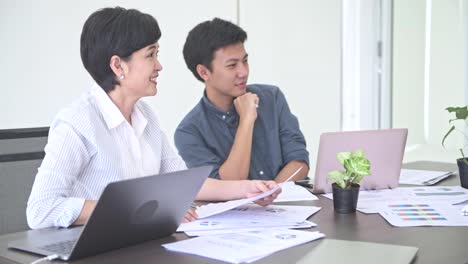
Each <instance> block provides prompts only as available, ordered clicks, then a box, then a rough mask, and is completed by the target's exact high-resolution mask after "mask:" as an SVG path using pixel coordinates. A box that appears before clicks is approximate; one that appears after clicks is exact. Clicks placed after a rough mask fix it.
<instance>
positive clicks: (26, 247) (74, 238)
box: [8, 166, 212, 260]
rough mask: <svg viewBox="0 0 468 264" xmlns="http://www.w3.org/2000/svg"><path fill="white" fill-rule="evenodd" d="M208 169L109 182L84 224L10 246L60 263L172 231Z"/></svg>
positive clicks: (42, 232) (47, 231)
mask: <svg viewBox="0 0 468 264" xmlns="http://www.w3.org/2000/svg"><path fill="white" fill-rule="evenodd" d="M211 169H212V167H211V166H204V167H199V168H193V169H189V170H184V171H177V172H172V173H167V174H160V175H153V176H147V177H141V178H135V179H129V180H124V181H118V182H113V183H110V184H109V185H107V187H106V188H105V189H104V191H103V193H102V195H101V197H100V198H99V201H98V203H97V205H96V208H95V209H94V211H93V213H92V215H91V216H90V218H89V220H88V222H87V223H86V225H85V226H81V227H75V228H48V229H42V230H32V231H28V233H27V237H26V238H25V239H23V240H17V241H12V242H10V243H9V244H8V247H9V248H14V249H19V250H22V251H28V252H32V253H36V254H39V255H45V256H50V255H54V254H57V255H58V257H59V258H60V259H62V260H73V259H77V258H82V257H87V256H91V255H96V254H99V253H102V252H106V251H109V250H112V249H117V248H122V247H126V246H130V245H134V244H137V243H140V242H144V241H148V240H152V239H157V238H162V237H165V236H169V235H171V234H172V233H174V232H175V231H176V229H177V227H178V226H179V225H180V223H181V222H182V220H183V217H184V215H185V214H186V212H187V210H188V209H189V208H190V205H191V203H192V202H193V200H194V199H195V196H196V194H197V193H198V191H199V190H200V188H201V186H202V185H203V183H204V182H205V180H206V178H207V177H208V175H209V173H210V172H211Z"/></svg>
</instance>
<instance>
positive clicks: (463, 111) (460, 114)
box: [442, 106, 468, 189]
mask: <svg viewBox="0 0 468 264" xmlns="http://www.w3.org/2000/svg"><path fill="white" fill-rule="evenodd" d="M445 110H447V111H448V112H449V113H455V118H453V119H449V124H450V125H451V127H450V129H449V130H448V131H447V133H446V134H445V136H444V138H443V139H442V146H443V147H444V148H445V144H444V143H445V140H446V139H447V137H448V136H449V135H450V134H451V133H452V132H454V131H457V132H459V133H460V134H462V135H463V141H464V144H463V145H462V147H461V148H460V149H459V150H460V153H461V158H459V159H457V165H458V175H459V176H460V183H461V186H462V187H463V188H467V189H468V158H467V157H466V156H465V153H464V152H463V149H464V148H465V147H466V141H467V139H468V137H467V136H466V134H465V132H464V130H462V129H466V128H467V123H466V122H467V120H468V106H463V107H447V108H446V109H445ZM455 122H457V123H464V125H463V126H462V128H457V127H456V126H455V125H456V123H455Z"/></svg>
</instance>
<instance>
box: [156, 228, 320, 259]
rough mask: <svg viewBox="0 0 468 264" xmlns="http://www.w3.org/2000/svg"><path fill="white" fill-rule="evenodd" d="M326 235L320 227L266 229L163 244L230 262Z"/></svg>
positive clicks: (261, 255)
mask: <svg viewBox="0 0 468 264" xmlns="http://www.w3.org/2000/svg"><path fill="white" fill-rule="evenodd" d="M324 236H325V235H324V234H322V233H320V232H318V231H315V232H308V231H300V230H292V229H266V230H261V231H254V232H245V233H230V234H223V235H216V236H201V237H197V238H191V239H187V240H182V241H178V242H174V243H169V244H164V245H163V247H165V248H166V249H168V250H171V251H177V252H184V253H189V254H195V255H199V256H204V257H208V258H212V259H217V260H221V261H227V262H230V263H242V262H247V263H250V262H252V261H255V260H258V259H260V258H263V257H266V256H268V255H270V254H272V253H274V252H276V251H279V250H283V249H286V248H290V247H293V246H297V245H300V244H304V243H307V242H309V241H313V240H316V239H319V238H322V237H324Z"/></svg>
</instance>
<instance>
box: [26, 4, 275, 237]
mask: <svg viewBox="0 0 468 264" xmlns="http://www.w3.org/2000/svg"><path fill="white" fill-rule="evenodd" d="M160 37H161V32H160V30H159V26H158V24H157V22H156V20H155V19H154V18H153V17H152V16H150V15H148V14H144V13H141V12H139V11H137V10H133V9H129V10H127V9H124V8H121V7H116V8H104V9H101V10H98V11H96V12H95V13H93V14H92V15H91V16H90V17H89V18H88V20H87V21H86V23H85V24H84V27H83V31H82V33H81V59H82V61H83V65H84V67H85V68H86V70H87V71H88V72H89V73H90V74H91V76H92V77H93V79H94V80H95V81H96V83H97V84H96V85H95V86H94V87H93V88H92V89H91V91H89V92H87V93H85V94H84V95H83V96H82V97H81V98H80V99H78V100H77V101H76V102H75V103H73V104H72V105H71V106H69V107H67V108H65V109H63V110H62V111H60V112H59V113H58V115H57V116H56V117H55V120H54V121H53V123H52V125H51V127H50V131H49V138H48V144H47V146H46V147H45V152H46V156H45V158H44V160H43V162H42V165H41V167H40V168H39V170H38V173H37V175H36V179H35V182H34V185H33V188H32V191H31V195H30V197H29V201H28V206H27V220H28V224H29V226H30V227H31V228H34V229H36V228H44V227H49V226H60V227H68V226H70V225H82V224H84V223H85V222H86V221H87V219H88V218H89V216H90V214H91V212H92V211H93V209H94V207H95V205H96V200H97V199H98V198H99V196H100V194H101V193H102V191H103V189H104V187H105V186H106V185H107V184H108V183H109V182H112V181H118V180H122V179H128V178H134V177H141V176H146V175H152V174H159V173H166V172H171V171H177V170H183V169H186V166H185V164H184V162H183V160H182V159H181V157H180V156H178V155H177V153H176V152H175V151H174V150H173V148H172V147H171V146H170V144H169V142H168V140H167V137H166V136H165V135H164V133H163V132H162V131H161V130H160V127H159V123H158V120H157V118H156V116H155V114H154V112H153V111H152V110H151V108H150V107H149V106H148V105H147V104H146V103H144V102H142V101H140V98H142V97H145V96H154V95H155V94H156V92H157V89H156V87H157V78H158V76H159V72H160V71H161V70H162V66H161V64H160V63H159V61H158V50H159V44H158V40H159V38H160ZM274 187H276V184H275V183H274V182H272V181H270V182H264V181H219V180H214V179H207V180H206V182H205V183H204V185H203V186H202V188H201V190H200V192H199V193H198V195H197V197H196V199H197V200H231V199H239V198H245V197H249V196H254V195H258V194H260V193H262V192H265V191H268V190H270V189H272V188H274ZM277 194H278V192H277V193H275V194H273V195H271V196H269V197H267V198H265V199H264V200H263V201H262V202H260V203H262V204H263V205H265V204H269V203H271V202H272V201H273V200H274V198H276V196H277ZM195 218H196V214H195V213H194V212H193V211H192V212H189V213H188V214H187V215H186V217H185V219H184V220H185V221H191V220H194V219H195Z"/></svg>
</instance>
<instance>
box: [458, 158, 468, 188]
mask: <svg viewBox="0 0 468 264" xmlns="http://www.w3.org/2000/svg"><path fill="white" fill-rule="evenodd" d="M457 165H458V175H459V176H460V183H461V187H463V188H465V189H468V158H461V159H457Z"/></svg>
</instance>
